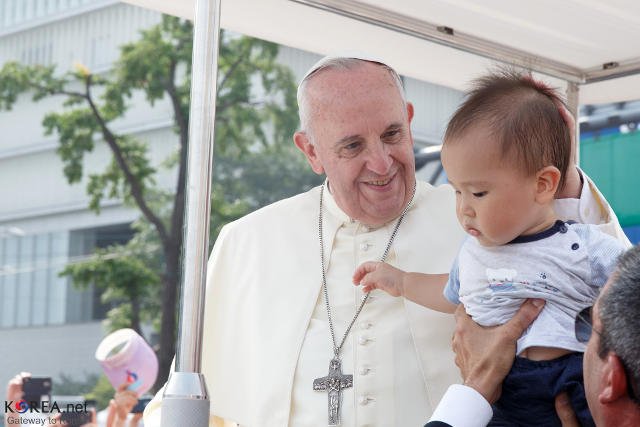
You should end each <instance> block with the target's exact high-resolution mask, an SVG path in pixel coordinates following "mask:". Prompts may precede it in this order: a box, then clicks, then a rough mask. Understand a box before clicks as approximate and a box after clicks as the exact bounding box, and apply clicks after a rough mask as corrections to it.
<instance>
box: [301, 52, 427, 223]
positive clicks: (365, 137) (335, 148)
mask: <svg viewBox="0 0 640 427" xmlns="http://www.w3.org/2000/svg"><path fill="white" fill-rule="evenodd" d="M307 94H308V100H309V101H308V103H309V105H310V107H311V108H310V118H311V120H310V122H311V125H310V127H311V137H312V138H313V139H312V140H310V139H309V137H308V136H307V135H306V134H304V133H298V134H296V136H295V142H296V145H297V146H298V147H299V148H300V149H301V150H302V151H303V152H304V153H305V155H306V156H307V160H308V161H309V163H310V164H311V167H312V168H313V170H314V171H315V172H316V173H318V174H322V173H325V174H326V175H327V178H328V180H329V188H330V190H331V193H332V195H333V197H334V198H335V200H336V203H337V204H338V206H340V208H341V209H342V210H343V211H344V212H345V213H346V214H347V215H349V216H350V217H351V218H353V219H356V220H358V221H361V222H363V223H365V224H367V225H372V226H375V225H381V224H384V223H386V222H388V221H391V220H393V219H394V218H396V217H397V216H399V215H400V214H401V213H402V211H403V209H404V207H405V205H406V204H407V203H408V202H409V201H410V199H411V194H412V191H413V187H414V184H415V165H414V157H413V139H412V137H411V131H410V128H409V125H410V122H411V119H412V117H413V107H412V106H411V104H408V105H406V106H405V105H404V103H403V101H402V98H401V96H400V93H398V88H397V86H396V85H395V84H394V82H393V80H392V78H391V76H390V75H389V73H388V72H387V71H386V70H385V69H383V68H382V67H380V66H378V65H375V64H371V63H364V64H363V65H361V66H358V67H357V68H355V69H351V70H342V69H328V70H323V71H321V72H320V73H319V74H318V75H316V76H314V77H313V78H312V79H311V80H310V81H309V82H308V86H307Z"/></svg>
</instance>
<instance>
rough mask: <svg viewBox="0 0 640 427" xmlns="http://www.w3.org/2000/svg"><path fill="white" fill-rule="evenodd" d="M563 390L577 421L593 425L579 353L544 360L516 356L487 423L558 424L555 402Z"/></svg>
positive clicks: (496, 425) (501, 425)
mask: <svg viewBox="0 0 640 427" xmlns="http://www.w3.org/2000/svg"><path fill="white" fill-rule="evenodd" d="M562 391H566V392H567V393H568V394H569V399H570V401H571V406H573V410H574V411H575V413H576V416H577V417H578V421H580V424H581V425H582V426H588V427H595V424H594V423H593V419H592V418H591V413H590V412H589V408H588V406H587V399H586V397H585V394H584V383H583V381H582V353H571V354H567V355H565V356H562V357H559V358H557V359H553V360H544V361H533V360H529V359H524V358H521V357H516V360H515V362H514V364H513V367H512V368H511V371H510V372H509V375H507V377H506V378H505V380H504V382H503V383H502V394H501V397H500V399H499V400H498V401H497V402H496V403H495V405H493V419H492V420H491V422H490V423H489V426H492V427H505V426H545V427H546V426H551V427H552V426H558V427H561V423H560V419H559V418H558V416H557V415H556V409H555V403H554V402H555V397H556V396H557V395H558V394H559V393H560V392H562Z"/></svg>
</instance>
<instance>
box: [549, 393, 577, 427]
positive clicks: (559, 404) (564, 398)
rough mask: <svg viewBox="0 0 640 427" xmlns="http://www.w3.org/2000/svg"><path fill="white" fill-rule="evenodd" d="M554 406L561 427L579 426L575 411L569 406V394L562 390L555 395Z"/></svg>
mask: <svg viewBox="0 0 640 427" xmlns="http://www.w3.org/2000/svg"><path fill="white" fill-rule="evenodd" d="M555 406H556V413H557V414H558V418H560V422H561V423H562V427H580V423H579V422H578V418H577V417H576V413H575V412H574V410H573V407H572V406H571V401H570V400H569V395H568V394H567V393H566V392H562V393H560V394H559V395H557V396H556V400H555Z"/></svg>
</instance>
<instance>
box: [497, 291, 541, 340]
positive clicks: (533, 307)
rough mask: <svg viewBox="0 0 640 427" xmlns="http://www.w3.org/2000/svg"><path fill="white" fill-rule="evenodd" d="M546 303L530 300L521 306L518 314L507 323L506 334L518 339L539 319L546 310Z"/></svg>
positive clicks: (539, 300)
mask: <svg viewBox="0 0 640 427" xmlns="http://www.w3.org/2000/svg"><path fill="white" fill-rule="evenodd" d="M544 304H545V301H544V300H541V299H528V300H526V301H525V302H524V303H523V304H522V305H521V306H520V309H518V311H517V312H516V314H515V315H514V316H513V317H512V318H511V319H510V320H509V321H508V322H507V323H505V326H506V327H505V328H504V329H503V330H504V333H505V334H507V336H508V337H509V338H512V339H518V338H520V337H521V336H522V334H523V332H524V331H525V330H527V328H528V327H529V325H531V324H532V323H533V321H534V320H536V318H537V317H538V314H540V312H541V311H542V309H543V308H544Z"/></svg>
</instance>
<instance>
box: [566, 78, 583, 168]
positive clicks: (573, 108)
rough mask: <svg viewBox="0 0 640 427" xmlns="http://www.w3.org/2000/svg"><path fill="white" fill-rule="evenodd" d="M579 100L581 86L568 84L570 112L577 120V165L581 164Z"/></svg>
mask: <svg viewBox="0 0 640 427" xmlns="http://www.w3.org/2000/svg"><path fill="white" fill-rule="evenodd" d="M579 98H580V86H578V84H577V83H572V82H567V106H568V107H569V112H570V113H571V114H573V117H574V118H575V120H576V134H575V137H576V154H575V159H574V161H575V163H576V165H579V164H580V121H579V119H580V117H579V115H580V109H579V108H578V107H579V105H580V104H579Z"/></svg>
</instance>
